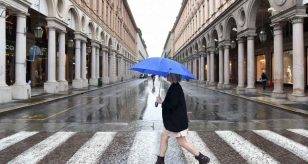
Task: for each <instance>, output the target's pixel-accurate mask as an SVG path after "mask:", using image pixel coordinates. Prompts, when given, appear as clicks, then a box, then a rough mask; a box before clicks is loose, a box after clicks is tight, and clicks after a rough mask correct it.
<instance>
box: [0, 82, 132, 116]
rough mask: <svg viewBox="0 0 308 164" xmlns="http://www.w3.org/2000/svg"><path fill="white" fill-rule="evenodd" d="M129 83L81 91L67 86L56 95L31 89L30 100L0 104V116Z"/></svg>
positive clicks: (41, 89) (42, 90)
mask: <svg viewBox="0 0 308 164" xmlns="http://www.w3.org/2000/svg"><path fill="white" fill-rule="evenodd" d="M129 81H131V80H127V81H123V82H117V83H113V84H107V85H103V86H102V87H95V86H89V87H88V88H82V89H73V88H72V86H69V90H68V91H67V92H59V93H57V94H49V93H44V88H43V87H39V88H32V89H31V94H32V97H31V99H29V100H12V101H11V102H8V103H2V104H0V114H4V113H8V112H13V111H16V110H19V109H22V108H28V107H31V106H35V105H39V104H44V103H48V102H52V101H57V100H61V99H65V98H68V97H72V96H76V95H80V94H84V93H87V92H91V91H95V90H99V89H102V88H107V87H111V86H114V85H118V84H122V83H126V82H129Z"/></svg>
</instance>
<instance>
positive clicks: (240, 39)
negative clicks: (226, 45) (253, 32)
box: [237, 37, 245, 43]
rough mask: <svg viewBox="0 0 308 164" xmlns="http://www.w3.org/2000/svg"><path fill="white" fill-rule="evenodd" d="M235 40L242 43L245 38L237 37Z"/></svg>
mask: <svg viewBox="0 0 308 164" xmlns="http://www.w3.org/2000/svg"><path fill="white" fill-rule="evenodd" d="M237 42H238V43H244V42H245V40H244V38H242V37H238V38H237Z"/></svg>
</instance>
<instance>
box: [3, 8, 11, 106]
mask: <svg viewBox="0 0 308 164" xmlns="http://www.w3.org/2000/svg"><path fill="white" fill-rule="evenodd" d="M0 13H2V14H1V15H0V34H3V35H1V37H0V103H4V102H9V101H11V100H12V91H11V87H9V86H8V85H7V84H6V59H5V57H6V35H5V34H6V27H5V26H6V22H5V17H6V7H5V6H3V5H2V4H0Z"/></svg>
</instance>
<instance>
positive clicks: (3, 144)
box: [0, 131, 38, 151]
mask: <svg viewBox="0 0 308 164" xmlns="http://www.w3.org/2000/svg"><path fill="white" fill-rule="evenodd" d="M37 133H38V132H24V131H22V132H18V133H15V134H13V135H10V136H8V137H6V138H2V139H1V140H0V151H1V150H4V149H6V148H8V147H10V146H12V145H14V144H16V143H18V142H19V141H22V140H24V139H26V138H28V137H31V136H33V135H35V134H37Z"/></svg>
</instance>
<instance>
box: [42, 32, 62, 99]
mask: <svg viewBox="0 0 308 164" xmlns="http://www.w3.org/2000/svg"><path fill="white" fill-rule="evenodd" d="M48 31H49V34H48V80H47V82H45V83H44V91H45V92H46V93H58V92H59V86H58V82H57V81H56V29H55V28H54V27H49V28H48Z"/></svg>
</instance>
